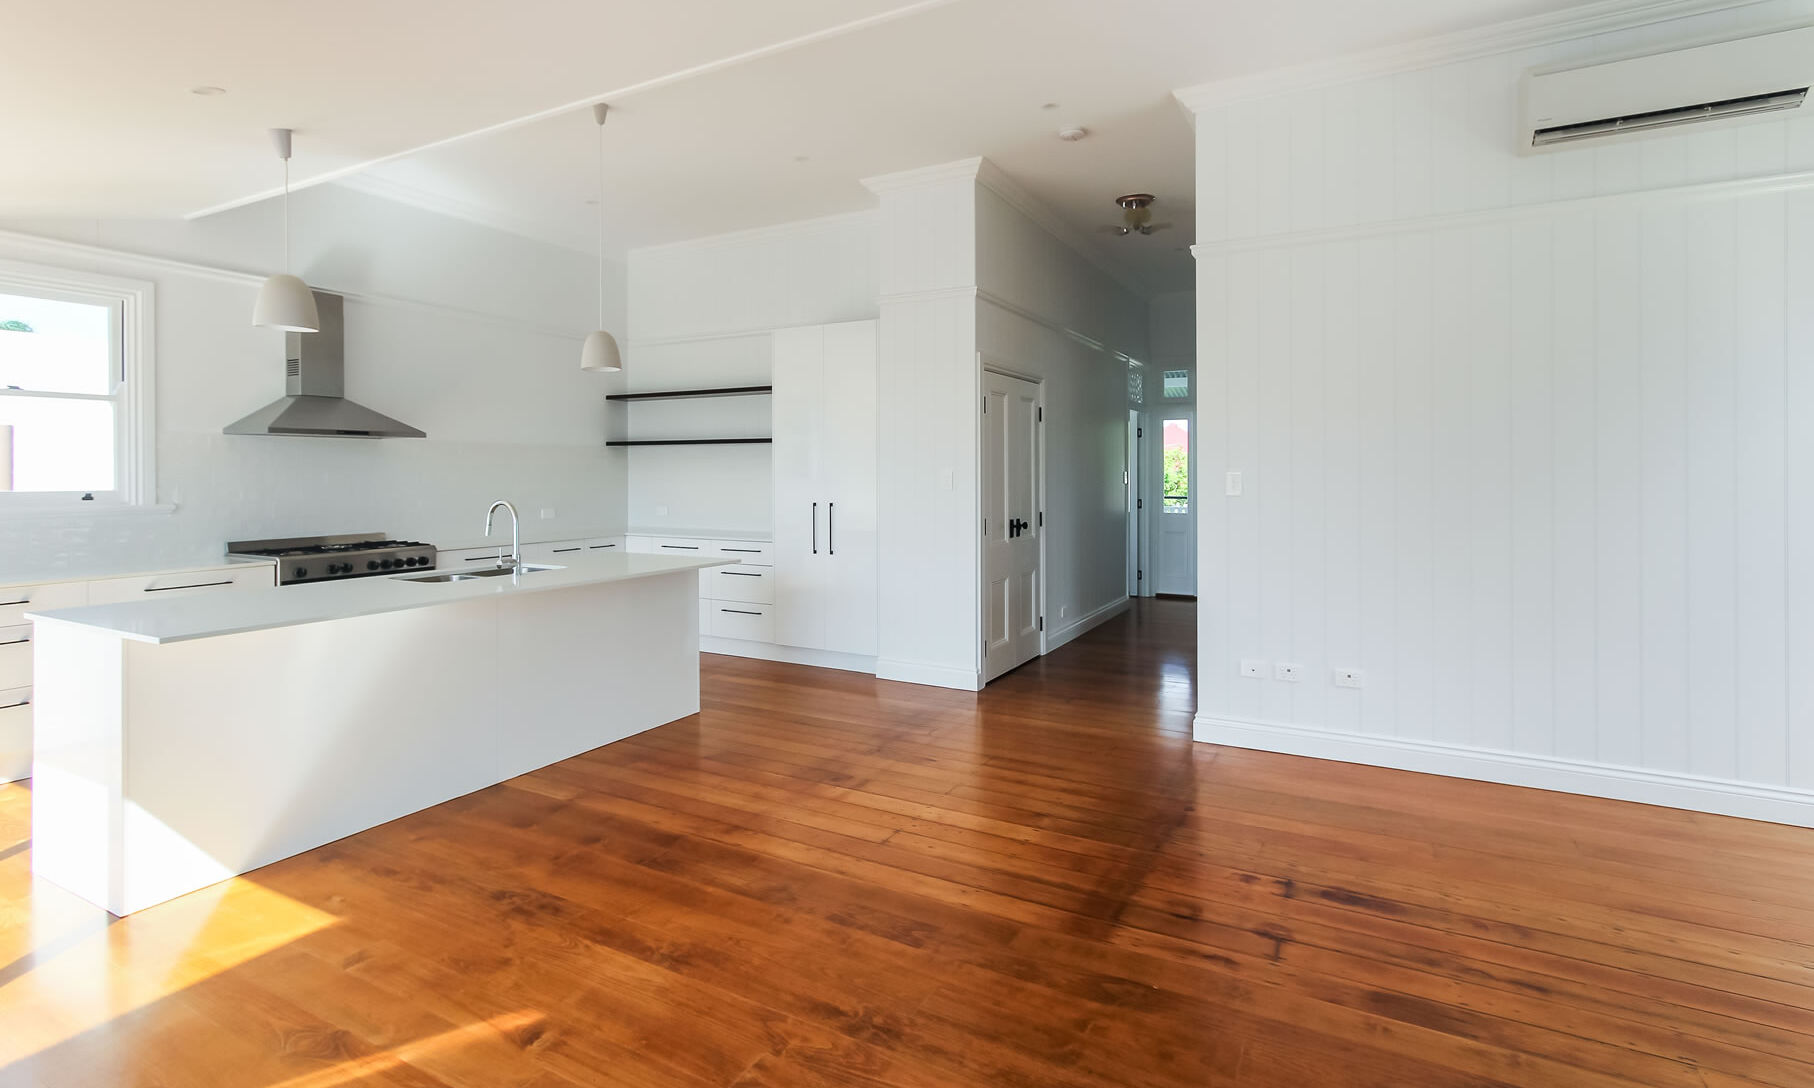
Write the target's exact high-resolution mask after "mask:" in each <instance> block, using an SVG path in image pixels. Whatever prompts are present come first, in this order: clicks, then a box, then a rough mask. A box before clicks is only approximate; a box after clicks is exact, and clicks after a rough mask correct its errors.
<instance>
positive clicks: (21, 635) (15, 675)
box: [0, 623, 31, 703]
mask: <svg viewBox="0 0 1814 1088" xmlns="http://www.w3.org/2000/svg"><path fill="white" fill-rule="evenodd" d="M30 686H31V624H29V623H28V624H26V625H25V626H23V627H0V691H5V690H7V689H9V688H27V687H30ZM11 701H12V700H8V699H0V703H5V702H11Z"/></svg>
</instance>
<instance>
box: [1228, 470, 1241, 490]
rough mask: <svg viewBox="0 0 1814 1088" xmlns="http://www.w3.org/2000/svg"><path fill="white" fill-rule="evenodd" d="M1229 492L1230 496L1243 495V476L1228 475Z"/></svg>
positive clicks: (1236, 474)
mask: <svg viewBox="0 0 1814 1088" xmlns="http://www.w3.org/2000/svg"><path fill="white" fill-rule="evenodd" d="M1227 490H1228V493H1229V494H1230V495H1239V494H1240V493H1241V474H1240V473H1238V472H1231V473H1229V474H1228V489H1227Z"/></svg>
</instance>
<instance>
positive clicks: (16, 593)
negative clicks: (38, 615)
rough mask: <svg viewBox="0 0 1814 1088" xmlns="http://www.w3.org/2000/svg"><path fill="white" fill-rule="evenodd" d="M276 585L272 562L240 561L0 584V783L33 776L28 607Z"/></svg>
mask: <svg viewBox="0 0 1814 1088" xmlns="http://www.w3.org/2000/svg"><path fill="white" fill-rule="evenodd" d="M274 584H276V572H275V568H274V567H273V566H272V565H271V564H269V563H243V562H240V563H229V564H222V565H221V566H218V567H204V568H199V569H192V570H178V571H163V572H160V573H156V574H134V575H129V576H127V577H123V578H94V579H88V580H84V581H74V582H38V583H28V584H18V585H9V586H6V587H4V588H0V782H15V781H18V780H19V779H22V778H30V777H31V761H32V708H31V700H32V622H31V621H30V620H28V619H26V618H25V614H26V613H27V612H49V611H52V610H54V609H58V608H77V607H80V606H82V605H87V604H119V603H121V602H124V601H135V600H157V599H164V598H169V597H187V596H193V595H196V594H201V593H214V592H220V591H222V590H227V589H248V588H264V587H268V586H271V585H274Z"/></svg>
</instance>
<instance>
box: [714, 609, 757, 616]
mask: <svg viewBox="0 0 1814 1088" xmlns="http://www.w3.org/2000/svg"><path fill="white" fill-rule="evenodd" d="M718 611H720V612H729V613H730V614H731V615H733V616H760V615H762V613H760V612H749V611H745V610H744V609H741V608H720V609H719V610H718Z"/></svg>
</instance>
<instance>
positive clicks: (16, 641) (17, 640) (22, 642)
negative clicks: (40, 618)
mask: <svg viewBox="0 0 1814 1088" xmlns="http://www.w3.org/2000/svg"><path fill="white" fill-rule="evenodd" d="M30 641H31V636H30V635H26V636H25V637H24V638H15V639H8V640H7V641H5V642H0V646H23V645H25V644H26V643H28V642H30Z"/></svg>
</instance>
